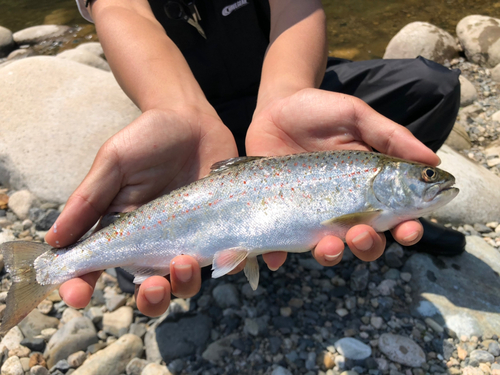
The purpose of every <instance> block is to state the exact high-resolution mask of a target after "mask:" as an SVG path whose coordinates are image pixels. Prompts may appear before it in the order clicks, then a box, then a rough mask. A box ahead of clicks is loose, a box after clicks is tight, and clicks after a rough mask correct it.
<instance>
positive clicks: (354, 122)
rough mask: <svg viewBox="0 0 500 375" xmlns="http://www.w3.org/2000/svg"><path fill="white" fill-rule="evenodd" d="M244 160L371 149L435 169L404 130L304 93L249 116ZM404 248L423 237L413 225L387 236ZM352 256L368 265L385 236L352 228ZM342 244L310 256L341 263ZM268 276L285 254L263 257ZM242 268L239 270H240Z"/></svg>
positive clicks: (331, 240) (321, 94)
mask: <svg viewBox="0 0 500 375" xmlns="http://www.w3.org/2000/svg"><path fill="white" fill-rule="evenodd" d="M246 149H247V154H248V155H249V156H251V155H254V156H272V155H288V154H294V153H300V152H311V151H323V150H365V151H372V149H375V150H377V151H379V152H381V153H384V154H387V155H391V156H395V157H400V158H403V159H409V160H414V161H418V162H421V163H425V164H428V165H432V166H436V165H437V164H439V158H438V156H437V155H436V154H435V153H434V152H433V151H431V150H430V149H429V148H427V147H426V146H425V145H424V144H422V143H421V142H420V141H419V140H417V139H416V138H415V137H414V136H413V134H411V132H410V131H409V130H408V129H406V128H405V127H403V126H401V125H398V124H396V123H395V122H393V121H391V120H389V119H388V118H386V117H384V116H382V115H381V114H379V113H378V112H376V111H375V110H373V109H372V108H371V107H370V106H368V105H367V104H366V103H364V102H363V101H362V100H360V99H358V98H355V97H353V96H349V95H345V94H340V93H334V92H328V91H323V90H319V89H304V90H301V91H299V92H297V93H295V94H293V95H291V96H288V97H285V98H281V99H277V100H274V101H273V102H272V103H270V104H268V105H267V106H266V107H264V108H263V109H262V110H261V111H260V112H259V113H257V114H256V115H254V118H253V121H252V123H251V125H250V127H249V130H248V133H247V138H246ZM391 232H392V235H393V236H394V238H395V240H396V241H398V242H399V243H400V244H402V245H404V246H409V245H414V244H415V243H417V242H418V241H419V240H420V239H421V237H422V234H423V229H422V225H421V224H420V222H419V221H418V220H411V221H406V222H403V223H401V224H399V225H397V226H396V227H395V228H394V229H392V230H391ZM346 242H347V244H348V246H349V248H350V249H351V250H352V252H353V253H354V254H355V255H356V256H357V257H358V258H360V259H361V260H364V261H373V260H375V259H377V258H378V257H380V256H381V255H382V253H383V251H384V249H385V242H386V241H385V236H384V234H383V233H376V232H375V230H374V229H373V228H371V227H370V226H368V225H357V226H355V227H353V228H351V229H350V230H349V231H348V232H347V235H346ZM343 249H344V243H343V241H342V240H341V239H340V238H337V237H334V236H327V237H325V238H323V239H322V240H321V241H320V242H319V243H318V244H317V246H316V248H315V249H314V250H313V255H314V257H315V258H316V260H317V261H318V262H319V263H320V264H322V265H324V266H333V265H335V264H337V263H339V262H340V260H341V258H342V252H343ZM263 257H264V260H265V261H266V263H267V264H268V266H269V268H270V269H272V270H276V269H278V268H279V267H280V266H281V265H282V264H283V263H284V261H285V260H286V253H285V252H274V253H268V254H265V255H264V256H263ZM240 267H243V265H240V266H239V268H240Z"/></svg>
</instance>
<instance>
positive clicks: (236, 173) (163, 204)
mask: <svg viewBox="0 0 500 375" xmlns="http://www.w3.org/2000/svg"><path fill="white" fill-rule="evenodd" d="M454 184H455V178H454V177H453V176H452V175H451V174H449V173H448V172H446V171H444V170H441V169H439V168H435V167H432V166H428V165H424V164H420V163H416V162H412V161H407V160H403V159H398V158H394V157H390V156H387V155H383V154H379V153H375V152H364V151H323V152H312V153H301V154H294V155H287V156H279V157H239V158H233V159H229V160H226V161H222V162H219V163H216V164H214V165H213V166H212V170H211V172H210V173H209V174H208V175H207V176H206V177H204V178H202V179H200V180H197V181H195V182H193V183H191V184H189V185H186V186H184V187H181V188H179V189H176V190H174V191H172V192H170V193H169V194H166V195H164V196H162V197H160V198H157V199H155V200H153V201H151V202H149V203H147V204H145V205H143V206H141V207H139V208H138V209H136V210H134V211H131V212H128V213H124V214H121V215H119V216H118V217H117V218H115V220H114V221H112V222H111V223H110V224H109V225H108V226H106V227H104V228H102V229H101V230H99V231H97V232H96V233H94V234H93V235H91V236H89V237H88V238H85V239H83V240H80V241H79V242H77V243H75V244H73V245H71V246H68V247H66V248H52V247H51V246H49V245H48V244H43V243H34V242H26V241H12V242H7V243H4V244H1V245H0V250H1V252H2V253H3V256H4V262H5V267H6V270H7V272H8V273H9V274H10V277H11V281H12V285H11V287H10V290H9V292H8V295H7V299H6V305H7V306H6V309H5V311H4V317H3V322H2V325H1V326H0V333H1V334H3V333H5V332H7V331H8V330H9V329H10V328H11V327H13V326H15V325H16V324H17V323H19V322H20V321H21V320H22V319H23V318H24V317H25V316H26V315H27V314H28V313H29V312H30V311H31V310H32V309H34V308H35V307H36V306H37V305H38V304H39V303H40V302H41V301H42V300H43V299H44V298H45V297H46V296H47V295H48V294H49V293H50V292H51V291H52V290H53V289H56V288H57V287H58V286H59V285H61V284H62V283H63V282H65V281H67V280H70V279H72V278H75V277H78V276H81V275H84V274H86V273H89V272H92V271H97V270H104V269H107V268H113V267H122V268H123V269H125V270H126V271H128V272H129V273H131V274H133V275H134V277H135V278H134V283H135V284H140V283H142V282H143V281H144V280H145V279H146V278H148V277H150V276H153V275H160V276H166V275H168V274H169V273H170V269H169V267H170V266H169V265H170V261H171V260H172V259H173V258H174V257H175V256H177V255H180V254H188V255H191V256H192V257H194V258H195V259H196V260H197V261H198V263H199V264H200V266H202V267H205V266H208V265H210V264H212V270H213V272H212V277H214V278H218V277H221V276H223V275H225V274H227V273H228V272H230V271H232V270H233V269H234V268H235V267H236V266H238V264H239V263H241V262H242V261H243V260H245V259H246V265H245V268H244V273H245V275H246V277H247V278H248V280H249V282H250V285H251V287H252V288H253V289H254V290H255V289H256V288H257V286H258V282H259V264H258V261H257V256H258V255H261V254H265V253H268V252H272V251H286V252H291V253H301V252H306V251H310V250H311V249H313V248H314V247H315V245H316V244H317V243H318V242H319V240H320V239H321V238H323V237H324V236H327V235H334V236H337V237H339V238H341V239H342V240H345V235H346V233H347V231H348V230H349V228H351V227H352V226H354V225H357V224H368V225H370V226H371V227H373V228H374V229H375V230H376V231H377V232H384V231H386V230H389V229H391V228H393V227H394V226H396V225H397V224H399V223H401V222H403V221H406V220H411V219H415V218H418V217H421V216H423V215H426V214H428V213H430V212H432V211H434V210H435V209H437V208H439V207H441V206H443V205H445V204H447V203H448V202H450V201H451V200H452V199H453V198H454V197H455V196H456V195H457V194H458V192H459V190H458V188H456V187H454V186H453V185H454Z"/></svg>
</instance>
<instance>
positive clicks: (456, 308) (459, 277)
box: [404, 236, 500, 337]
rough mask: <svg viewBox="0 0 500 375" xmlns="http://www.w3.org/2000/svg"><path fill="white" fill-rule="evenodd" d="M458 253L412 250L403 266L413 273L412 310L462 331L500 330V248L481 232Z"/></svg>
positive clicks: (486, 333) (484, 332)
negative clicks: (413, 252)
mask: <svg viewBox="0 0 500 375" xmlns="http://www.w3.org/2000/svg"><path fill="white" fill-rule="evenodd" d="M465 250H466V251H465V252H464V253H463V254H461V255H459V256H455V257H440V258H436V257H432V256H430V255H427V254H419V253H417V254H414V255H412V256H411V257H410V258H409V259H408V260H407V262H406V264H405V267H404V270H405V271H407V272H410V273H411V274H412V291H413V292H412V293H413V295H412V300H413V306H412V309H413V313H414V314H415V315H417V316H420V317H423V318H427V317H430V318H432V319H433V320H434V321H436V322H438V323H439V324H440V325H442V326H446V327H448V328H449V329H451V330H452V331H454V332H455V333H456V334H457V335H458V336H461V335H466V336H473V335H477V336H488V337H491V336H492V335H494V334H498V333H499V332H500V284H499V283H498V275H499V274H500V253H499V252H498V251H497V250H495V249H494V248H493V247H491V246H490V245H488V244H487V243H486V242H485V241H484V240H483V239H482V238H481V237H476V236H469V237H467V245H466V247H465Z"/></svg>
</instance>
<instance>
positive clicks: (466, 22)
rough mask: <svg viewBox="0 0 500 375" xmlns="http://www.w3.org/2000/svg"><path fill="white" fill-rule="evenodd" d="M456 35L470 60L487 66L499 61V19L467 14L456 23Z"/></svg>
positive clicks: (491, 66)
mask: <svg viewBox="0 0 500 375" xmlns="http://www.w3.org/2000/svg"><path fill="white" fill-rule="evenodd" d="M457 36H458V39H459V40H460V44H461V45H462V47H463V49H464V52H465V55H466V56H467V58H468V59H469V60H470V61H472V62H474V63H476V64H479V65H482V66H486V67H489V68H493V67H494V66H496V65H497V64H499V63H500V19H498V18H493V17H488V16H480V15H472V16H467V17H465V18H463V19H462V20H460V22H459V23H458V24H457Z"/></svg>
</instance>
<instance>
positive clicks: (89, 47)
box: [76, 42, 104, 58]
mask: <svg viewBox="0 0 500 375" xmlns="http://www.w3.org/2000/svg"><path fill="white" fill-rule="evenodd" d="M76 49H78V50H84V51H87V52H90V53H93V54H94V55H96V56H99V57H102V58H104V51H103V49H102V45H101V43H99V42H89V43H82V44H80V45H79V46H78V47H76Z"/></svg>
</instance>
